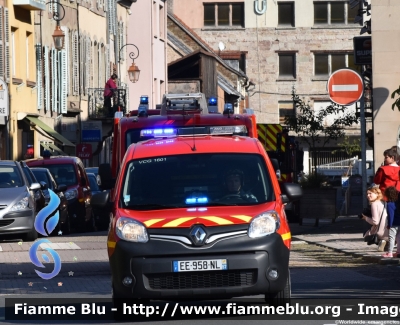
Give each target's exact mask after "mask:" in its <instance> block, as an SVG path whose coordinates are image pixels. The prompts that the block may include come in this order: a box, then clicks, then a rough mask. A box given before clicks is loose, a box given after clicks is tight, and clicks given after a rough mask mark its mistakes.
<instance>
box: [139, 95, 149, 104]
mask: <svg viewBox="0 0 400 325" xmlns="http://www.w3.org/2000/svg"><path fill="white" fill-rule="evenodd" d="M148 103H149V96H140V104H148Z"/></svg>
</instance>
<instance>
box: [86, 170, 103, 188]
mask: <svg viewBox="0 0 400 325" xmlns="http://www.w3.org/2000/svg"><path fill="white" fill-rule="evenodd" d="M85 170H86V173H92V174H94V175H95V176H96V182H97V184H98V185H101V180H100V176H99V167H86V168H85Z"/></svg>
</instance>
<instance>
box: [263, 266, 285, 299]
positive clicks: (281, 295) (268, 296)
mask: <svg viewBox="0 0 400 325" xmlns="http://www.w3.org/2000/svg"><path fill="white" fill-rule="evenodd" d="M290 296H291V280H290V270H288V277H287V279H286V285H285V288H283V290H282V291H279V292H273V293H267V294H265V301H266V302H267V303H269V304H270V305H271V306H285V305H286V304H287V303H290Z"/></svg>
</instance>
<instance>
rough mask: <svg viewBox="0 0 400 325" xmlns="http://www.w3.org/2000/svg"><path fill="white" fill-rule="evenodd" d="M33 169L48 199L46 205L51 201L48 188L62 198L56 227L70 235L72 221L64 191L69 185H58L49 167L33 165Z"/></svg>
mask: <svg viewBox="0 0 400 325" xmlns="http://www.w3.org/2000/svg"><path fill="white" fill-rule="evenodd" d="M31 171H32V173H33V174H34V175H35V177H36V179H37V180H38V181H39V182H40V184H41V185H42V189H43V193H44V197H45V199H46V205H47V204H48V203H49V201H50V193H49V191H48V189H50V190H52V191H53V192H54V193H56V194H57V195H58V197H59V198H60V205H59V206H58V212H59V217H60V219H59V222H58V227H57V228H56V229H57V232H58V230H61V231H62V233H63V234H65V235H68V234H69V233H70V232H71V221H70V219H69V215H68V200H67V198H66V197H65V195H64V192H65V191H66V190H67V185H65V184H59V185H58V184H57V183H56V181H55V180H54V178H53V175H51V173H50V171H49V170H48V169H47V168H41V167H33V168H31ZM43 183H44V185H43Z"/></svg>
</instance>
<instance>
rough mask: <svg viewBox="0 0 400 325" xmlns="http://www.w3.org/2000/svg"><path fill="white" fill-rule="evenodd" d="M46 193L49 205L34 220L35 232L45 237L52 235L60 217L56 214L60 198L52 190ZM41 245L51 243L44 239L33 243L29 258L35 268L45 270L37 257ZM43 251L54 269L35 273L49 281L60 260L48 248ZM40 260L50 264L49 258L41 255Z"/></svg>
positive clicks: (57, 271)
mask: <svg viewBox="0 0 400 325" xmlns="http://www.w3.org/2000/svg"><path fill="white" fill-rule="evenodd" d="M48 191H49V194H50V201H49V204H48V205H47V206H45V207H44V208H43V209H42V210H40V211H39V213H38V214H37V216H36V219H35V229H36V231H37V232H38V233H39V234H41V235H42V236H45V237H47V236H49V235H50V234H51V233H52V231H53V230H54V229H55V228H56V227H57V225H58V221H59V219H60V215H59V212H58V206H59V205H60V198H59V197H58V196H57V194H55V193H54V192H53V191H52V190H50V189H48ZM41 244H51V241H50V240H48V239H46V238H44V239H40V240H37V241H35V243H34V244H33V245H32V246H31V248H30V249H29V258H30V259H31V262H32V263H33V264H34V265H35V266H37V267H40V268H45V266H44V265H43V264H42V262H41V261H40V260H39V258H38V256H37V255H38V251H39V248H40V245H41ZM43 249H44V250H46V251H47V252H48V253H49V254H50V255H51V257H52V259H53V262H54V269H53V271H52V272H51V273H44V272H40V271H38V270H35V272H36V273H37V275H39V276H40V277H41V278H42V279H45V280H50V279H52V278H54V277H55V276H56V275H57V274H58V273H59V272H60V270H61V259H60V256H59V255H58V254H57V252H56V251H55V250H54V249H52V248H50V247H44V248H43ZM42 258H43V260H44V261H45V262H46V263H50V258H49V257H48V256H47V255H46V254H44V253H42Z"/></svg>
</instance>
